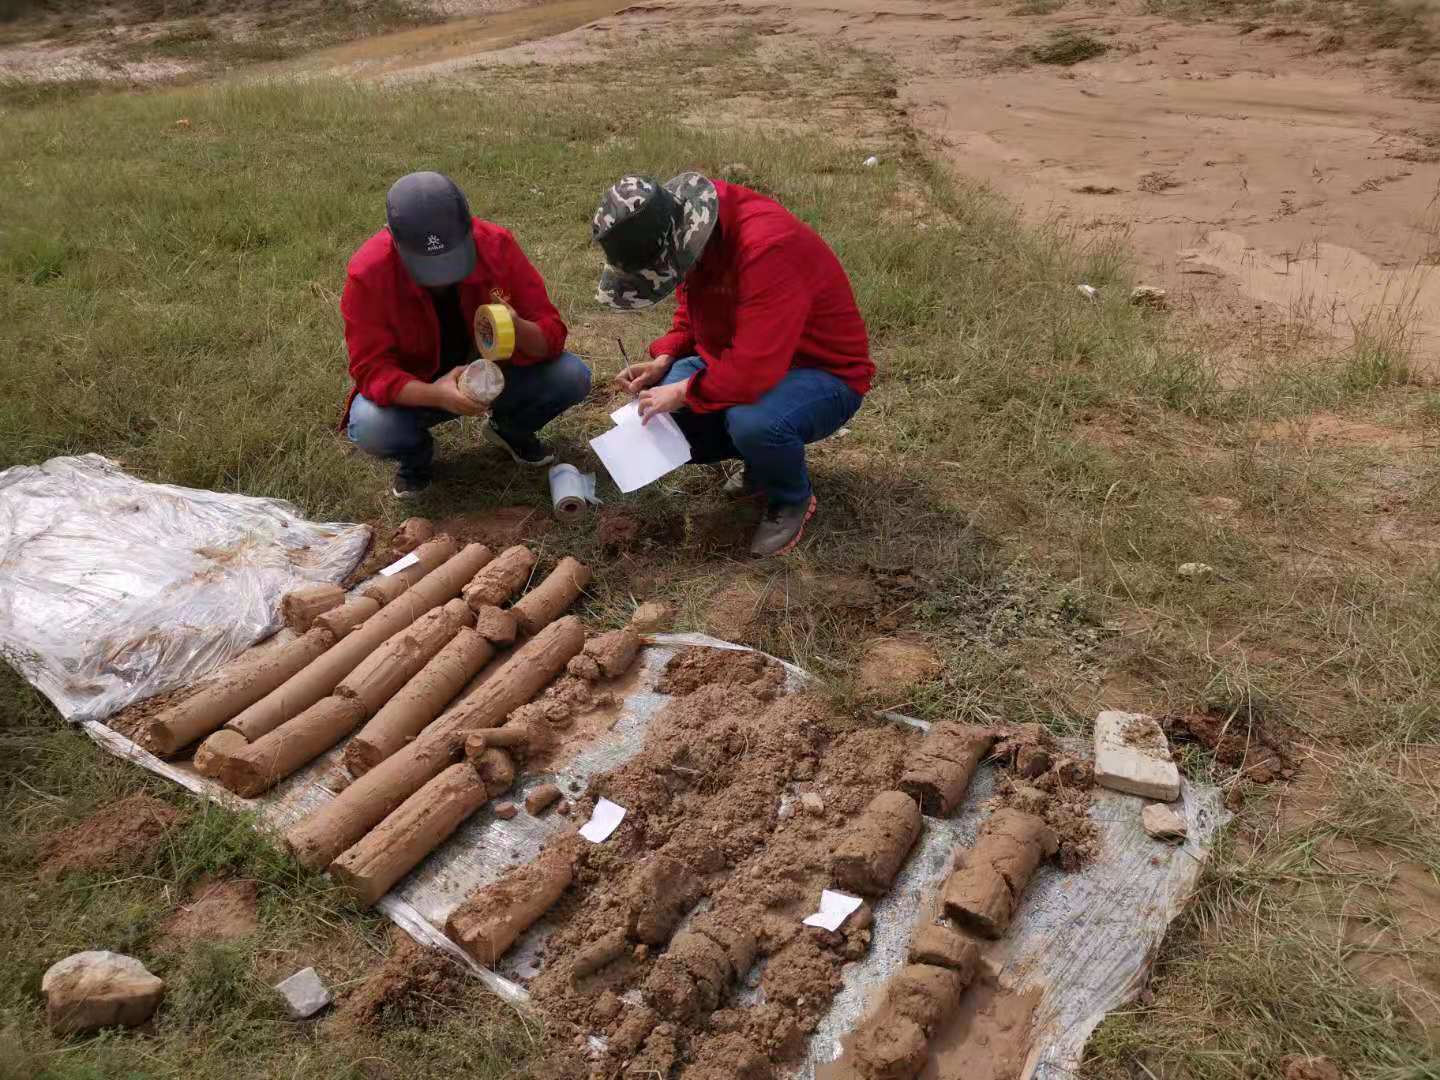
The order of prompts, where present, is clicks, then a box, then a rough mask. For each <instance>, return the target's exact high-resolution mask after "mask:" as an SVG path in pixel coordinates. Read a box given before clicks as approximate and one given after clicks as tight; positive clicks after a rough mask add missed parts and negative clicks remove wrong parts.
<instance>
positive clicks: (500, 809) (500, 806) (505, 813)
mask: <svg viewBox="0 0 1440 1080" xmlns="http://www.w3.org/2000/svg"><path fill="white" fill-rule="evenodd" d="M519 812H520V808H519V807H518V806H516V805H515V804H514V803H513V802H502V803H496V804H495V816H496V817H498V818H499V819H500V820H501V821H509V820H510V819H511V818H513V817H514V816H515V815H516V814H518V813H519Z"/></svg>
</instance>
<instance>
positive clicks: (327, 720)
mask: <svg viewBox="0 0 1440 1080" xmlns="http://www.w3.org/2000/svg"><path fill="white" fill-rule="evenodd" d="M364 719H365V706H364V705H363V704H362V703H361V702H359V701H356V700H355V699H353V698H342V697H335V696H332V697H327V698H324V699H322V700H321V701H318V702H316V703H315V704H314V705H312V706H310V708H308V709H306V710H305V711H304V712H302V713H301V714H300V715H299V716H297V717H295V718H294V719H292V720H288V721H286V722H285V723H284V724H281V725H280V726H279V727H278V728H276V729H275V730H274V731H272V732H270V733H269V734H268V735H264V736H262V737H261V738H259V739H256V740H255V741H254V742H253V743H251V744H250V745H249V746H247V747H245V748H244V749H243V750H239V751H238V752H236V753H234V754H232V755H231V756H230V757H229V758H228V759H227V760H225V761H223V762H222V763H221V765H220V772H219V776H218V779H219V781H220V782H221V783H222V784H224V785H225V786H226V787H227V788H229V789H230V790H231V791H233V792H234V793H235V794H236V795H239V796H241V797H242V798H246V799H253V798H254V797H255V796H257V795H260V794H263V793H264V792H266V791H269V790H270V789H271V788H272V787H274V786H275V785H276V784H278V783H279V782H280V781H281V780H283V779H285V777H287V776H289V775H290V774H291V773H293V772H295V771H297V770H298V769H301V768H303V767H304V766H306V765H308V764H309V763H310V762H311V761H313V760H314V759H315V758H317V757H319V756H320V755H321V754H323V753H324V752H325V751H326V750H329V749H330V748H331V747H332V746H334V745H335V744H336V743H338V742H339V741H340V740H341V739H343V738H345V736H346V735H349V734H350V733H351V732H352V731H354V730H355V729H356V728H357V727H359V726H360V724H361V723H362V722H363V721H364Z"/></svg>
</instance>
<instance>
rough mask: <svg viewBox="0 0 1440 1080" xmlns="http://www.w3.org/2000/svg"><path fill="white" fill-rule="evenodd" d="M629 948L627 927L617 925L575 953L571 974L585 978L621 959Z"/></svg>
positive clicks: (578, 977) (574, 976)
mask: <svg viewBox="0 0 1440 1080" xmlns="http://www.w3.org/2000/svg"><path fill="white" fill-rule="evenodd" d="M629 949H630V939H629V937H627V936H626V934H625V928H624V927H621V926H617V927H616V928H615V929H614V930H611V931H610V932H609V933H607V934H604V935H603V936H602V937H601V938H600V939H599V940H598V941H595V942H592V943H591V944H589V945H587V946H585V948H583V949H581V950H580V951H579V952H578V953H576V954H575V959H574V960H573V961H571V964H570V976H571V978H574V979H583V978H585V977H586V976H587V975H593V974H595V972H597V971H599V970H600V969H601V968H603V967H607V966H608V965H610V964H613V963H614V962H615V961H616V960H619V959H620V957H622V956H624V955H625V954H626V952H628V951H629Z"/></svg>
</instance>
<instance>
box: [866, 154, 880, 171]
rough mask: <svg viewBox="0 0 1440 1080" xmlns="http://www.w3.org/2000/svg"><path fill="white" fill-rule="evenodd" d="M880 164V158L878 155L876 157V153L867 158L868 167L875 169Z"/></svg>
mask: <svg viewBox="0 0 1440 1080" xmlns="http://www.w3.org/2000/svg"><path fill="white" fill-rule="evenodd" d="M879 164H880V159H879V158H878V157H876V156H875V155H874V154H871V155H870V156H869V157H867V158H866V159H865V167H866V168H867V169H873V168H874V167H875V166H876V165H879Z"/></svg>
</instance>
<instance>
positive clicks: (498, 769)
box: [470, 746, 515, 799]
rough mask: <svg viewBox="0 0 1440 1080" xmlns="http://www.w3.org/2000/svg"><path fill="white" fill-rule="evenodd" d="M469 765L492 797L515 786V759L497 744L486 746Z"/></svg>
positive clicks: (496, 796)
mask: <svg viewBox="0 0 1440 1080" xmlns="http://www.w3.org/2000/svg"><path fill="white" fill-rule="evenodd" d="M470 767H471V768H472V769H473V770H474V771H475V772H476V774H478V775H479V777H480V779H481V781H482V782H483V783H484V784H485V789H486V790H487V791H489V792H490V798H492V799H494V798H498V797H499V796H501V795H504V794H505V792H507V791H509V790H510V789H511V788H512V787H514V786H515V759H514V758H512V757H511V756H510V755H509V754H508V753H507V752H506V751H504V750H501V749H500V748H499V747H498V746H491V747H487V748H486V750H485V751H484V752H483V753H482V754H481V755H480V756H479V757H477V758H476V759H475V762H474V764H473V765H471V766H470Z"/></svg>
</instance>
